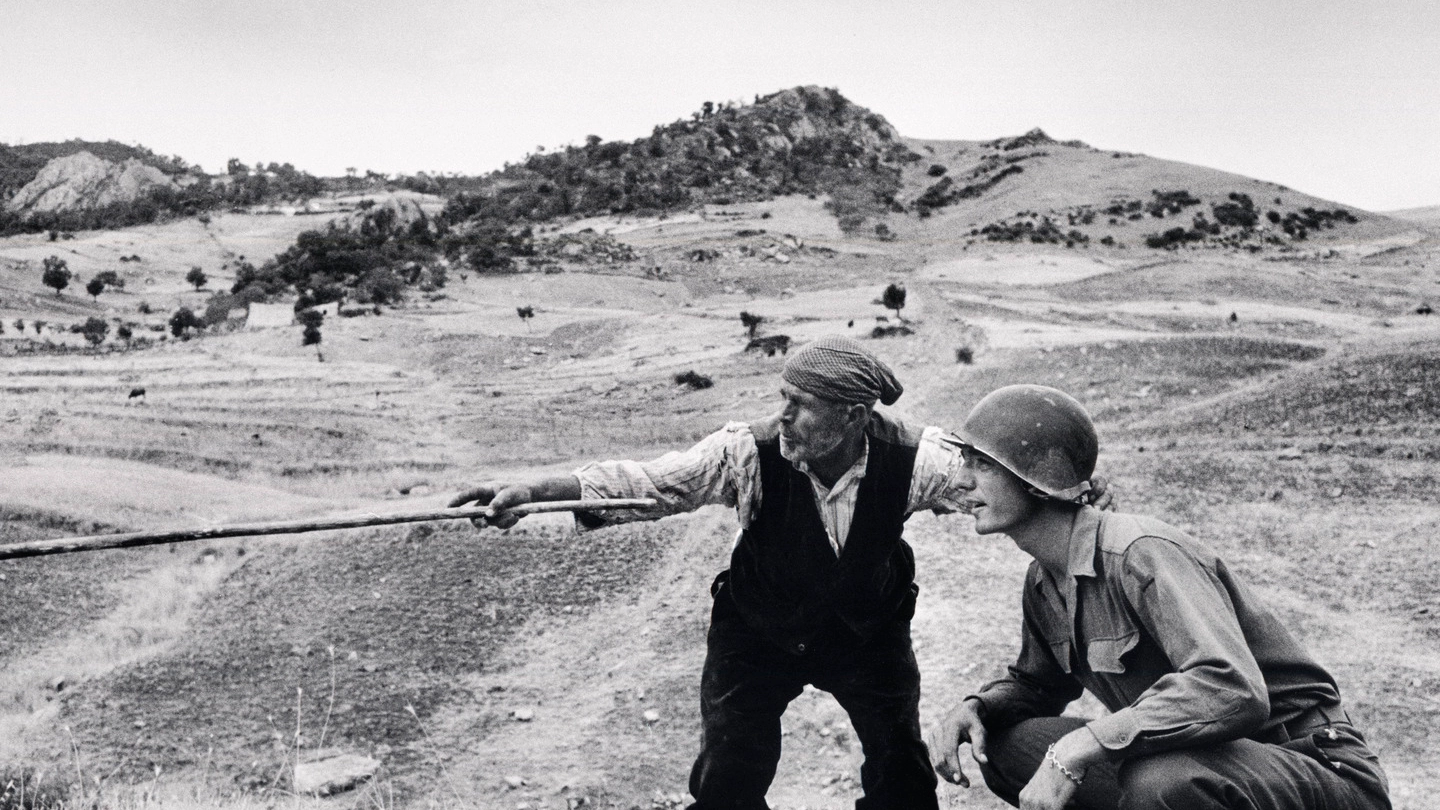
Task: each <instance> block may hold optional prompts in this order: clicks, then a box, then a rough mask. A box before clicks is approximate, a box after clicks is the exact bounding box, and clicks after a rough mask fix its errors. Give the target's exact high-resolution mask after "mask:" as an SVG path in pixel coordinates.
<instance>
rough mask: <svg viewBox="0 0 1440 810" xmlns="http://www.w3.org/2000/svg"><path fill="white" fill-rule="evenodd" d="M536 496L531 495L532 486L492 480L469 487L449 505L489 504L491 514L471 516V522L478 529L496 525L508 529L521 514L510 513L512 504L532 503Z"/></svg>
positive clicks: (517, 520) (452, 499)
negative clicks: (482, 516) (479, 516)
mask: <svg viewBox="0 0 1440 810" xmlns="http://www.w3.org/2000/svg"><path fill="white" fill-rule="evenodd" d="M532 500H534V498H533V497H532V495H531V492H530V487H529V486H527V485H525V484H512V483H507V482H502V481H492V482H490V483H488V484H481V485H480V486H478V487H473V488H471V489H467V490H465V491H464V492H462V493H460V494H459V495H456V496H455V497H454V498H451V499H450V503H448V504H447V506H451V507H455V506H466V505H469V504H474V505H475V506H488V507H490V510H491V513H492V514H491V515H490V516H489V517H485V518H471V519H470V522H471V523H472V524H474V525H475V528H477V529H483V528H485V527H486V526H494V527H495V528H497V529H508V528H510V527H511V526H514V525H515V524H516V523H517V522H519V520H520V516H519V515H514V514H510V513H509V512H508V511H506V510H508V509H510V507H512V506H519V505H520V504H522V503H530V502H531V501H532Z"/></svg>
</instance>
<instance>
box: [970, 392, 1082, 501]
mask: <svg viewBox="0 0 1440 810" xmlns="http://www.w3.org/2000/svg"><path fill="white" fill-rule="evenodd" d="M956 433H957V435H958V436H959V437H960V440H961V441H962V442H964V443H965V444H967V445H970V446H972V447H974V448H975V449H976V450H979V451H980V452H982V453H984V454H985V455H987V456H989V457H991V458H993V459H995V460H996V461H997V462H999V463H1000V464H1001V465H1002V466H1003V467H1005V469H1007V470H1009V471H1010V472H1012V473H1015V475H1017V476H1019V477H1020V479H1021V480H1022V481H1024V482H1025V483H1027V484H1029V485H1030V486H1032V487H1034V488H1035V489H1037V490H1039V491H1040V492H1041V493H1043V494H1044V495H1046V496H1048V497H1050V498H1055V499H1057V500H1062V501H1076V500H1078V499H1079V498H1080V497H1081V496H1083V495H1084V494H1085V493H1087V492H1089V491H1090V476H1091V475H1092V474H1093V473H1094V472H1095V457H1096V456H1097V455H1098V454H1099V452H1100V440H1099V438H1098V437H1097V436H1096V434H1095V423H1094V422H1092V421H1091V420H1090V414H1088V413H1086V412H1085V407H1084V406H1083V405H1081V404H1080V403H1079V402H1076V401H1075V399H1074V397H1071V396H1070V395H1069V394H1066V393H1065V392H1064V391H1060V390H1058V389H1055V388H1049V387H1047V386H1043V385H1007V386H1005V387H1004V388H1000V389H997V390H995V391H991V392H990V393H989V394H987V395H986V396H985V398H984V399H982V400H980V402H979V403H977V404H976V405H975V407H974V408H972V409H971V410H970V415H969V416H967V417H965V424H964V426H963V427H961V428H960V430H958V431H957V432H956Z"/></svg>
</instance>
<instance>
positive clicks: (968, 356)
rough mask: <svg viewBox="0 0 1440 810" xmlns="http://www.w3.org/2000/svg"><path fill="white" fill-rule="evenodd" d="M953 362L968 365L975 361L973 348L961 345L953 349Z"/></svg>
mask: <svg viewBox="0 0 1440 810" xmlns="http://www.w3.org/2000/svg"><path fill="white" fill-rule="evenodd" d="M955 362H957V363H963V364H965V365H967V366H968V365H970V364H971V363H973V362H975V350H974V349H972V348H971V347H969V346H961V347H960V348H958V349H956V350H955Z"/></svg>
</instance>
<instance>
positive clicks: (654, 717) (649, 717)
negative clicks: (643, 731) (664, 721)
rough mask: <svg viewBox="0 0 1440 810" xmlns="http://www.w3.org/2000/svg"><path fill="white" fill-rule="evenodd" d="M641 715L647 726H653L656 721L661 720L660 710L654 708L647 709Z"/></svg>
mask: <svg viewBox="0 0 1440 810" xmlns="http://www.w3.org/2000/svg"><path fill="white" fill-rule="evenodd" d="M640 717H641V719H643V720H644V721H645V725H647V726H653V725H655V724H656V723H658V722H660V712H657V711H655V710H654V709H646V710H645V713H644V714H642V715H640Z"/></svg>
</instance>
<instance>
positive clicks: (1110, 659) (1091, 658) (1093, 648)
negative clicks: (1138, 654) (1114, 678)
mask: <svg viewBox="0 0 1440 810" xmlns="http://www.w3.org/2000/svg"><path fill="white" fill-rule="evenodd" d="M1138 643H1140V633H1139V632H1131V633H1126V634H1125V635H1123V636H1118V637H1116V638H1094V639H1090V640H1089V641H1088V642H1086V644H1085V662H1086V664H1087V665H1088V666H1089V667H1090V671H1091V672H1104V673H1106V674H1110V675H1119V674H1120V673H1122V672H1124V671H1125V661H1124V658H1125V654H1126V653H1128V652H1130V651H1131V650H1133V649H1135V645H1136V644H1138Z"/></svg>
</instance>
